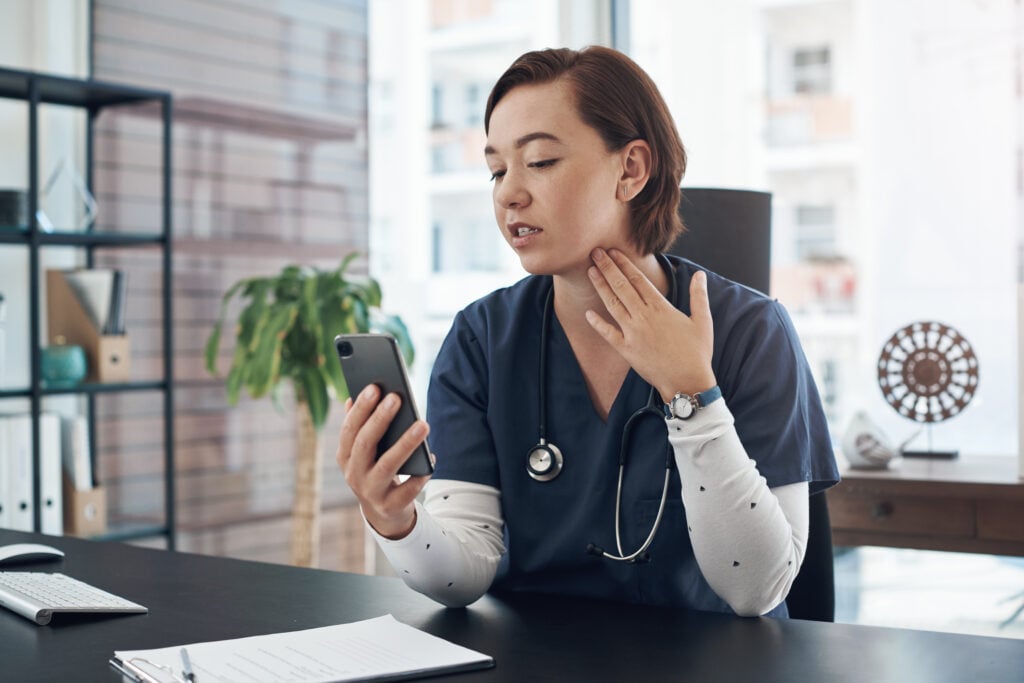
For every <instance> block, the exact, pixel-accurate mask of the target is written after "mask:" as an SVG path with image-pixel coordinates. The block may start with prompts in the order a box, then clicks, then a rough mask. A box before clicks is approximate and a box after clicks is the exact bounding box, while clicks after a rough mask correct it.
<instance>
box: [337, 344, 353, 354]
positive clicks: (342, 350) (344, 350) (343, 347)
mask: <svg viewBox="0 0 1024 683" xmlns="http://www.w3.org/2000/svg"><path fill="white" fill-rule="evenodd" d="M338 353H339V354H341V357H342V358H348V357H349V356H351V355H352V342H347V341H343V342H341V343H340V344H338Z"/></svg>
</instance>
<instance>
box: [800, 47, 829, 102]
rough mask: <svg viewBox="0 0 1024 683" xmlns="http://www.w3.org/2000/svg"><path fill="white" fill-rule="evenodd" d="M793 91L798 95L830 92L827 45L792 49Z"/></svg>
mask: <svg viewBox="0 0 1024 683" xmlns="http://www.w3.org/2000/svg"><path fill="white" fill-rule="evenodd" d="M793 92H794V93H797V94H800V95H825V94H828V93H830V92H832V58H831V50H830V49H829V48H828V47H816V48H797V49H796V50H794V51H793Z"/></svg>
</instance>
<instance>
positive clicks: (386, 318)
mask: <svg viewBox="0 0 1024 683" xmlns="http://www.w3.org/2000/svg"><path fill="white" fill-rule="evenodd" d="M356 256H357V254H355V253H352V254H349V255H348V256H346V257H345V258H344V259H343V260H342V262H341V264H340V265H339V266H338V267H337V268H336V269H333V270H320V269H317V268H313V267H300V266H295V265H289V266H286V267H285V268H284V269H283V270H281V272H280V273H278V274H277V275H274V276H270V277H252V278H245V279H243V280H240V281H238V282H236V283H235V284H233V285H232V286H231V287H230V288H229V289H228V291H227V292H226V293H225V294H224V297H223V299H222V300H221V306H220V316H219V318H218V320H217V323H216V325H214V328H213V330H212V332H211V333H210V337H209V339H208V340H207V342H206V349H205V354H204V355H205V360H206V369H207V371H208V372H210V374H213V375H217V374H218V372H217V356H218V353H219V350H220V341H221V334H222V331H223V328H224V323H225V319H226V318H227V314H228V307H229V305H230V303H231V301H232V299H234V298H235V296H236V295H237V296H238V297H239V298H240V299H241V300H242V301H245V302H246V303H245V305H244V306H243V308H242V310H241V311H240V312H239V314H238V320H237V324H236V326H235V328H234V329H235V349H234V355H233V357H232V360H231V369H230V370H229V371H228V374H227V377H226V379H225V384H226V388H227V398H228V403H229V404H230V405H235V404H236V403H237V402H238V399H239V397H240V395H241V392H242V390H243V389H244V390H245V391H247V392H248V393H249V394H250V395H251V396H252V397H253V398H260V397H263V396H266V395H268V394H269V395H270V396H271V397H272V398H273V400H274V404H275V405H276V406H278V407H279V408H280V407H281V402H280V399H279V392H280V390H281V388H282V387H283V386H284V385H285V383H286V381H290V382H291V384H292V386H293V387H294V389H295V400H296V419H297V421H298V422H297V424H298V437H299V438H298V441H299V442H298V451H297V453H296V463H295V475H296V476H295V480H296V481H295V502H294V506H293V509H292V542H291V559H292V563H293V564H296V565H298V566H307V567H308V566H314V565H315V564H316V562H317V559H318V549H319V543H318V540H319V536H320V534H319V526H320V525H319V523H320V497H321V489H322V482H321V474H320V471H321V454H320V429H321V428H322V427H323V425H324V423H325V422H326V420H327V415H328V413H329V412H330V405H331V402H332V394H333V399H334V400H341V401H344V400H345V399H346V398H347V397H348V388H347V387H346V386H345V379H344V377H343V376H342V374H341V364H340V362H339V361H338V356H337V352H336V351H335V348H334V337H335V335H337V334H341V333H353V332H386V333H389V334H391V335H392V336H394V337H395V339H396V340H397V341H398V344H399V347H400V348H401V350H402V355H403V356H405V360H406V363H410V364H411V363H412V360H413V347H412V342H411V340H410V338H409V333H408V330H407V329H406V327H405V325H404V323H403V322H402V321H401V319H400V318H398V317H397V316H393V315H385V314H384V313H383V312H382V311H381V310H380V302H381V291H380V285H379V284H378V283H377V281H376V280H374V279H373V278H368V277H367V278H360V279H354V278H351V277H347V276H346V274H345V271H346V269H347V268H348V266H349V264H351V263H352V260H353V259H354V258H355V257H356Z"/></svg>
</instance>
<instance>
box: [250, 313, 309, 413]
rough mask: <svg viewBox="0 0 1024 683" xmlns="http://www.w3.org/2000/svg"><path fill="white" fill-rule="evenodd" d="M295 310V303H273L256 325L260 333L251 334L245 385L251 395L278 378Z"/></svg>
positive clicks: (260, 392) (257, 395) (262, 391)
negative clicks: (261, 322)
mask: <svg viewBox="0 0 1024 683" xmlns="http://www.w3.org/2000/svg"><path fill="white" fill-rule="evenodd" d="M297 313H298V311H297V308H296V306H295V304H291V303H284V304H282V303H280V302H277V303H274V304H273V305H272V306H271V307H270V309H269V311H268V312H267V315H266V316H265V322H264V324H263V325H261V326H260V327H259V334H258V335H256V336H255V337H254V338H253V344H252V346H253V349H252V353H251V356H250V358H249V363H248V367H249V368H250V370H249V372H248V373H247V374H246V377H245V387H246V389H248V390H249V394H250V395H252V397H253V398H260V397H261V396H263V395H264V394H266V393H267V392H268V391H270V388H271V387H272V386H273V385H274V384H276V383H277V381H278V380H279V378H280V367H281V347H282V346H283V345H284V340H285V337H286V336H287V335H288V331H289V328H291V326H292V323H294V322H295V318H296V316H297Z"/></svg>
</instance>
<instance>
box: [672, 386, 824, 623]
mask: <svg viewBox="0 0 1024 683" xmlns="http://www.w3.org/2000/svg"><path fill="white" fill-rule="evenodd" d="M666 424H667V425H668V433H669V441H670V442H671V444H672V447H673V450H674V451H675V460H676V466H677V468H678V469H679V478H680V480H681V482H682V498H683V506H684V507H685V509H686V519H687V532H688V533H689V534H690V542H691V544H692V545H693V552H694V555H695V556H696V558H697V564H698V565H699V566H700V569H701V572H702V573H703V574H704V578H706V579H707V581H708V584H709V585H710V586H711V588H712V589H713V590H714V591H715V593H716V594H717V595H718V596H719V597H721V598H722V599H723V600H725V601H726V602H727V603H728V604H729V606H730V607H732V609H733V611H735V612H736V613H737V614H739V615H741V616H758V615H761V614H764V613H766V612H768V611H770V610H771V609H773V608H774V607H775V606H777V605H778V604H779V603H781V602H782V601H783V600H784V599H785V598H786V595H787V594H788V593H789V588H790V586H791V585H792V584H793V579H794V578H796V575H797V571H798V570H799V569H800V563H801V562H803V557H804V550H805V548H806V545H807V525H808V504H807V500H808V495H809V494H808V491H809V489H808V485H807V482H798V483H794V484H787V485H785V486H778V487H775V488H772V489H769V488H768V483H767V482H766V481H765V478H764V477H762V476H761V474H760V473H759V472H758V471H757V465H756V463H755V462H754V461H753V460H751V459H750V457H748V455H747V452H746V450H745V449H744V447H743V444H742V443H741V442H740V439H739V437H738V436H737V434H736V429H735V427H734V426H733V416H732V413H731V412H730V411H729V408H728V407H727V406H726V405H725V401H724V400H719V401H715V402H714V403H712V404H711V405H709V406H708V407H707V408H705V409H703V410H701V411H699V412H698V413H697V414H696V415H694V416H693V417H692V418H691V419H689V420H676V419H671V420H667V421H666Z"/></svg>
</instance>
